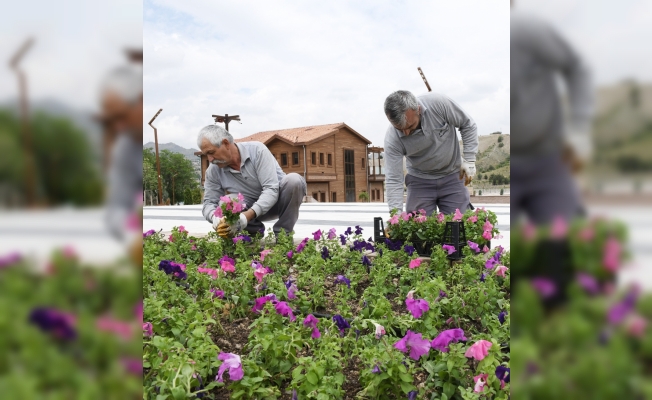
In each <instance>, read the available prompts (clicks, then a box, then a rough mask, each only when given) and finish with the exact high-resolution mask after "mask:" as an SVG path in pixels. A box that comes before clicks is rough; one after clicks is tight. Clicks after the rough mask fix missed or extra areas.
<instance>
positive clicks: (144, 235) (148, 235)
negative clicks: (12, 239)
mask: <svg viewBox="0 0 652 400" xmlns="http://www.w3.org/2000/svg"><path fill="white" fill-rule="evenodd" d="M155 233H156V231H155V230H154V229H150V230H148V231H147V232H143V237H144V238H146V237H150V236H152V235H153V234H155ZM1 264H2V262H1V261H0V265H1Z"/></svg>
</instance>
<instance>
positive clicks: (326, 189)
mask: <svg viewBox="0 0 652 400" xmlns="http://www.w3.org/2000/svg"><path fill="white" fill-rule="evenodd" d="M235 141H236V142H237V143H239V142H247V141H257V142H262V143H263V144H265V145H266V146H267V148H268V149H269V150H270V151H271V152H272V154H273V155H274V157H276V161H277V162H278V163H279V165H280V166H281V168H282V169H283V171H285V173H291V172H295V173H298V174H300V175H302V176H303V177H304V178H305V179H306V183H307V184H308V196H309V197H312V198H314V199H315V200H317V201H319V202H323V203H326V202H329V203H330V202H333V203H335V202H338V203H341V202H356V201H360V200H359V196H360V193H362V192H366V193H367V194H368V197H369V201H372V202H383V201H384V190H383V182H384V181H385V176H384V175H383V174H382V173H381V171H380V170H379V169H378V170H377V169H376V168H375V167H373V166H372V167H371V168H370V167H369V165H368V164H369V162H368V160H369V154H371V156H372V157H374V156H375V155H376V154H379V153H380V152H382V148H379V147H371V148H370V147H369V145H370V144H371V142H370V141H369V140H368V139H367V138H365V137H364V136H362V135H360V134H359V133H358V132H356V131H355V130H354V129H353V128H351V127H350V126H348V125H347V124H345V123H343V122H341V123H336V124H328V125H318V126H306V127H302V128H292V129H283V130H277V131H267V132H259V133H255V134H253V135H250V136H247V137H244V138H241V139H236V140H235ZM196 154H197V155H200V154H201V153H196ZM201 158H202V160H201V166H202V178H201V182H202V185H203V184H204V179H205V172H206V168H208V160H207V159H206V157H203V156H202V157H201Z"/></svg>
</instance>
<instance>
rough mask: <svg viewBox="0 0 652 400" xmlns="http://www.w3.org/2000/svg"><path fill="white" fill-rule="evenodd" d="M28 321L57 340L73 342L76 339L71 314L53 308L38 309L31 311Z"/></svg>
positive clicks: (73, 320)
mask: <svg viewBox="0 0 652 400" xmlns="http://www.w3.org/2000/svg"><path fill="white" fill-rule="evenodd" d="M28 320H29V322H31V323H32V324H34V325H36V326H38V327H39V328H40V329H41V330H42V331H44V332H49V333H51V334H52V335H53V336H54V337H56V338H57V339H62V340H74V339H76V338H77V331H76V330H75V328H74V326H73V325H74V324H75V317H74V316H72V315H71V314H66V313H63V312H61V311H58V310H55V309H53V308H44V307H39V308H35V309H34V310H32V312H31V313H30V315H29V319H28Z"/></svg>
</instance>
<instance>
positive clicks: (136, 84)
mask: <svg viewBox="0 0 652 400" xmlns="http://www.w3.org/2000/svg"><path fill="white" fill-rule="evenodd" d="M108 92H111V93H115V94H116V95H117V96H118V97H120V98H121V99H122V100H124V101H125V102H127V103H130V104H133V103H136V102H137V101H140V99H141V98H142V95H143V70H142V69H141V68H137V67H131V66H125V67H119V68H116V69H114V70H112V71H111V72H110V73H109V74H108V76H107V77H106V78H105V79H104V81H103V82H102V89H101V94H102V96H103V95H105V94H106V93H108Z"/></svg>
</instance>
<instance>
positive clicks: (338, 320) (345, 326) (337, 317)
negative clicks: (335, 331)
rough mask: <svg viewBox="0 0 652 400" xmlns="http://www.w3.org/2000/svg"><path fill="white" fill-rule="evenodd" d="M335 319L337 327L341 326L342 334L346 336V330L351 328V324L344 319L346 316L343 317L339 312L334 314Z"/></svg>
mask: <svg viewBox="0 0 652 400" xmlns="http://www.w3.org/2000/svg"><path fill="white" fill-rule="evenodd" d="M333 321H335V324H337V327H338V328H339V330H340V334H341V335H342V336H344V330H345V329H349V328H350V327H351V325H349V323H348V322H347V321H346V320H345V319H344V317H342V316H341V315H339V314H335V315H334V316H333Z"/></svg>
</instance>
